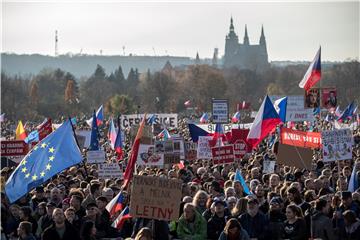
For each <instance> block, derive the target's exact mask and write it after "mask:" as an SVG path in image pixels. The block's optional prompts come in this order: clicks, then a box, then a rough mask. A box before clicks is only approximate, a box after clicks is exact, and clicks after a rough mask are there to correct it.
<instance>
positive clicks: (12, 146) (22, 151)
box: [1, 140, 29, 157]
mask: <svg viewBox="0 0 360 240" xmlns="http://www.w3.org/2000/svg"><path fill="white" fill-rule="evenodd" d="M28 151H29V146H28V145H27V144H26V143H25V142H24V141H22V140H12V141H1V156H2V157H9V156H25V155H26V154H27V153H28Z"/></svg>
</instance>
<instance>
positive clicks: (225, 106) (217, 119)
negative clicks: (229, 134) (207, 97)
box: [212, 99, 229, 123]
mask: <svg viewBox="0 0 360 240" xmlns="http://www.w3.org/2000/svg"><path fill="white" fill-rule="evenodd" d="M212 122H213V123H228V122H229V103H228V100H226V99H212Z"/></svg>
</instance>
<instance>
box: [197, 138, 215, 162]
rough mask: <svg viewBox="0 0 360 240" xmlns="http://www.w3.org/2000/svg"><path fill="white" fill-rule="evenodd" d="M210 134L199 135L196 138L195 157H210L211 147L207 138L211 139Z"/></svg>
mask: <svg viewBox="0 0 360 240" xmlns="http://www.w3.org/2000/svg"><path fill="white" fill-rule="evenodd" d="M211 139H212V137H211V136H200V137H199V140H198V148H197V158H198V159H211V158H212V155H211V148H210V145H209V140H211Z"/></svg>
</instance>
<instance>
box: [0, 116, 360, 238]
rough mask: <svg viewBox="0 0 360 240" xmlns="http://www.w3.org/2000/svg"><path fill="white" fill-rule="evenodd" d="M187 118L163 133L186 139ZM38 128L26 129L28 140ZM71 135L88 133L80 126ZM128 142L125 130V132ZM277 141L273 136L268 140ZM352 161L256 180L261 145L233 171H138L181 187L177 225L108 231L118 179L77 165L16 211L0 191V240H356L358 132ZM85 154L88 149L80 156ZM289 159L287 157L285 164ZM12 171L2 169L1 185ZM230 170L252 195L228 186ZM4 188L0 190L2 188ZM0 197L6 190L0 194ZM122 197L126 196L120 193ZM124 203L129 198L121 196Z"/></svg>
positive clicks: (6, 132)
mask: <svg viewBox="0 0 360 240" xmlns="http://www.w3.org/2000/svg"><path fill="white" fill-rule="evenodd" d="M187 120H188V119H186V118H181V119H179V123H178V127H177V128H174V129H170V133H172V134H180V135H181V136H183V138H184V141H191V138H190V135H189V130H188V128H187ZM15 124H16V123H15V122H11V121H5V122H2V123H1V136H2V139H3V140H4V139H13V138H14V129H15V126H16V125H15ZM36 125H37V124H36V123H33V124H27V126H26V128H27V131H28V132H30V131H31V130H32V128H34V126H36ZM292 127H293V128H295V129H300V130H304V131H306V130H309V129H310V128H311V130H312V131H321V130H323V129H330V128H331V123H329V122H326V121H324V120H319V119H317V120H316V122H315V123H314V124H313V125H311V126H310V125H308V124H300V123H298V124H295V125H294V126H292ZM77 128H78V129H86V128H88V129H89V127H88V126H87V125H86V123H85V121H84V119H83V120H79V119H78V122H77ZM107 128H108V123H106V122H105V123H104V124H103V126H102V127H100V139H99V140H100V145H101V147H102V148H103V149H104V150H105V152H106V160H107V161H108V162H117V157H116V153H115V151H113V150H111V148H110V144H109V140H108V139H107ZM125 132H126V135H127V136H128V135H129V132H130V131H129V129H127V130H125ZM273 134H274V137H275V139H278V136H277V133H276V132H275V133H273ZM353 136H354V144H353V149H352V152H353V153H352V156H353V157H352V159H348V160H343V161H339V162H337V161H334V162H329V163H324V161H322V158H321V154H320V152H321V151H319V150H316V149H315V150H314V154H313V159H312V168H311V169H298V168H295V167H292V166H285V165H281V164H276V165H275V169H274V172H273V173H263V161H264V159H265V156H266V158H268V159H271V160H276V154H275V153H274V151H273V150H274V149H273V148H274V146H275V147H276V144H270V139H273V138H267V139H265V140H264V141H263V142H262V143H261V144H260V145H259V147H258V148H257V149H256V150H253V151H252V153H249V154H247V155H245V156H244V157H243V158H242V159H240V160H238V161H235V162H234V163H230V164H225V165H217V166H214V165H213V164H212V161H211V160H203V159H195V160H191V161H190V160H186V159H185V161H184V167H183V168H181V167H179V166H178V165H176V164H175V165H173V166H170V167H169V168H159V167H137V171H136V172H137V174H139V175H147V176H162V177H167V178H177V179H180V180H181V181H182V182H183V184H182V199H181V203H179V218H178V220H177V221H170V222H166V221H163V220H158V219H145V218H129V219H127V220H126V221H125V222H124V224H123V225H122V227H121V228H120V229H118V228H114V227H112V223H113V221H114V219H115V218H116V216H110V213H109V212H108V211H107V210H106V208H105V207H106V205H107V204H108V203H109V201H111V200H112V199H113V198H114V196H116V194H118V193H119V192H120V191H121V190H122V189H121V185H122V181H123V180H122V179H102V178H99V177H98V172H97V165H96V164H81V165H77V166H72V167H70V168H69V169H66V170H64V171H63V172H61V173H59V174H57V175H56V176H54V177H53V178H51V180H49V181H48V182H46V183H45V184H43V185H41V186H38V187H36V188H35V189H33V190H31V191H30V192H29V193H28V194H27V195H25V196H23V197H22V198H20V199H19V200H17V201H16V202H14V203H11V204H10V203H9V201H8V199H7V197H6V194H5V192H4V191H2V192H1V239H22V240H25V239H26V240H33V239H43V240H57V239H64V240H71V239H82V240H88V239H105V238H113V239H127V238H128V239H142V240H150V239H160V240H161V239H188V240H190V239H193V240H201V239H216V240H217V239H219V240H225V239H227V240H233V239H240V240H248V239H258V240H262V239H264V240H265V239H274V240H275V239H292V240H302V239H329V240H330V239H344V240H345V239H360V220H359V217H360V190H359V189H357V190H355V191H353V192H350V191H348V185H349V181H350V176H351V174H352V171H353V168H355V169H356V171H357V176H356V177H357V179H359V178H358V176H359V173H360V139H359V138H360V128H359V127H358V128H356V129H354V130H353ZM130 149H131V138H130V137H129V136H128V137H127V138H126V142H125V143H124V149H123V152H124V154H123V158H122V160H121V161H120V164H122V165H123V166H126V163H127V162H128V160H129V156H130ZM83 152H84V153H85V152H86V150H85V149H84V150H83ZM289 157H291V156H289ZM14 169H15V167H4V168H2V169H1V176H2V177H3V178H4V179H5V180H7V179H8V178H9V176H10V175H11V173H12V172H13V171H14ZM236 169H239V170H240V171H241V173H242V176H243V177H244V179H245V181H246V183H247V186H248V187H249V189H250V191H251V194H245V192H244V188H243V186H242V185H241V183H240V182H239V181H237V180H235V172H236ZM2 187H3V186H2ZM2 190H3V188H2ZM124 191H125V190H124ZM124 194H125V196H126V199H125V200H124V205H129V203H130V198H131V192H129V191H128V192H124Z"/></svg>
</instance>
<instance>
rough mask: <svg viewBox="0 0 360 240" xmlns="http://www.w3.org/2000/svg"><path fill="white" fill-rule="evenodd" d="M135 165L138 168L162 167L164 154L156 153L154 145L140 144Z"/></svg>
mask: <svg viewBox="0 0 360 240" xmlns="http://www.w3.org/2000/svg"><path fill="white" fill-rule="evenodd" d="M136 164H138V165H140V166H163V165H164V154H163V153H156V152H155V146H154V145H150V144H140V146H139V152H138V155H137V160H136Z"/></svg>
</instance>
